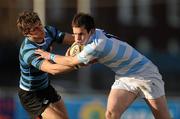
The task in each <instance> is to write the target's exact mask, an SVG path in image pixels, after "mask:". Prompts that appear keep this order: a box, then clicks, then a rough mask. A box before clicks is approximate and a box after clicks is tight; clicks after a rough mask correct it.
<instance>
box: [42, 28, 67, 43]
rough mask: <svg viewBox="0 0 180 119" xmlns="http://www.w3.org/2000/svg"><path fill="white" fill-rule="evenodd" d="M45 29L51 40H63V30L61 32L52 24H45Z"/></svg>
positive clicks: (59, 41)
mask: <svg viewBox="0 0 180 119" xmlns="http://www.w3.org/2000/svg"><path fill="white" fill-rule="evenodd" d="M45 29H46V30H47V32H48V34H49V35H50V37H51V38H52V39H53V41H56V42H57V43H62V42H63V39H64V36H65V32H61V31H59V30H58V29H57V28H55V27H52V26H45Z"/></svg>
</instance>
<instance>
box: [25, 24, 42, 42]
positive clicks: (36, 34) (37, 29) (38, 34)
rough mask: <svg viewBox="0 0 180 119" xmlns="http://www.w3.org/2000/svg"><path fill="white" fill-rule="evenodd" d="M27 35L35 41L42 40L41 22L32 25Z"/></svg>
mask: <svg viewBox="0 0 180 119" xmlns="http://www.w3.org/2000/svg"><path fill="white" fill-rule="evenodd" d="M27 36H28V37H29V38H30V39H32V40H34V41H35V42H42V41H43V39H44V37H45V32H44V29H43V26H42V24H40V23H38V24H36V25H34V27H32V29H31V30H30V32H29V34H28V35H27Z"/></svg>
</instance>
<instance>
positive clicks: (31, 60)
mask: <svg viewBox="0 0 180 119" xmlns="http://www.w3.org/2000/svg"><path fill="white" fill-rule="evenodd" d="M34 52H35V49H30V50H28V51H26V52H24V53H23V54H22V55H23V56H22V57H23V60H24V61H25V62H26V63H27V64H29V65H32V66H34V67H35V68H37V69H40V66H41V64H42V62H43V59H40V58H38V55H36V54H35V53H34Z"/></svg>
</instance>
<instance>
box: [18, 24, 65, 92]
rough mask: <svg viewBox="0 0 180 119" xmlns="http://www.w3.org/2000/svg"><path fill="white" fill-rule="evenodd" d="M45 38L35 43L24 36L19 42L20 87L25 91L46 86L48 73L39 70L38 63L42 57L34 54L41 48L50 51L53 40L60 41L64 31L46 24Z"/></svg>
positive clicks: (39, 63) (41, 60)
mask: <svg viewBox="0 0 180 119" xmlns="http://www.w3.org/2000/svg"><path fill="white" fill-rule="evenodd" d="M44 31H45V38H44V42H43V43H41V44H37V43H35V42H32V41H30V40H29V39H28V38H27V37H25V39H24V41H23V42H22V44H21V47H20V52H19V63H20V70H21V76H20V84H19V85H20V88H21V89H23V90H26V91H34V90H40V89H43V88H46V87H48V85H49V79H48V73H46V72H43V71H41V70H40V65H41V63H42V62H43V59H39V58H38V55H36V54H34V52H35V50H36V49H39V48H40V49H43V50H45V51H50V47H51V45H52V43H53V42H59V43H62V41H63V39H64V35H65V33H64V32H60V31H58V30H57V29H56V28H55V27H52V26H46V27H45V28H44Z"/></svg>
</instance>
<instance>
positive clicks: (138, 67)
mask: <svg viewBox="0 0 180 119" xmlns="http://www.w3.org/2000/svg"><path fill="white" fill-rule="evenodd" d="M94 59H96V60H97V61H98V62H99V63H101V64H104V65H106V66H107V67H109V68H111V69H112V70H113V71H114V72H115V73H116V75H119V76H130V75H135V74H138V73H140V72H141V71H143V70H144V69H145V66H146V65H147V64H151V65H153V66H154V67H156V66H155V65H154V64H152V62H151V61H150V60H149V59H147V58H146V57H145V56H143V55H142V54H141V53H139V52H138V51H136V50H135V49H134V48H133V47H131V46H130V45H128V44H127V43H126V42H123V41H121V40H119V39H118V38H117V37H115V36H113V35H111V34H107V33H105V32H104V31H103V30H101V29H96V30H95V33H94V34H93V35H92V36H91V37H90V40H89V41H88V43H87V44H86V46H85V47H84V49H83V51H82V52H81V53H79V54H78V60H79V61H80V62H81V63H85V64H87V63H89V62H90V61H92V60H94Z"/></svg>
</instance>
